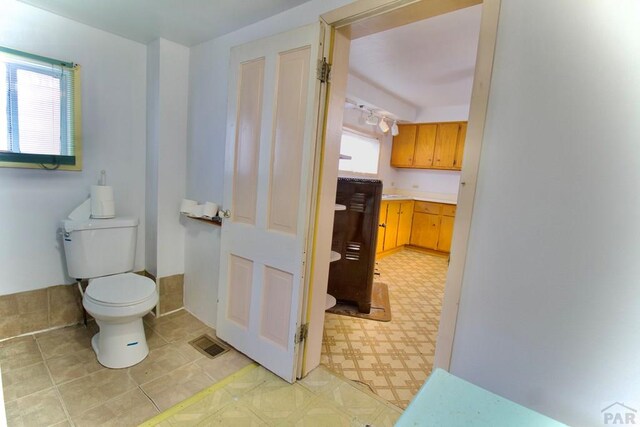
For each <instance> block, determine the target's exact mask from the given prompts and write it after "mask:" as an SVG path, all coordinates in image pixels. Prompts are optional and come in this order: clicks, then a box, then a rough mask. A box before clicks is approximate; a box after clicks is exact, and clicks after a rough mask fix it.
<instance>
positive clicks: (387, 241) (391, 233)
mask: <svg viewBox="0 0 640 427" xmlns="http://www.w3.org/2000/svg"><path fill="white" fill-rule="evenodd" d="M399 223H400V202H389V204H388V205H387V220H386V221H385V224H386V227H385V229H384V246H383V249H384V250H385V251H388V250H391V249H394V248H396V247H397V246H398V244H397V241H398V225H399Z"/></svg>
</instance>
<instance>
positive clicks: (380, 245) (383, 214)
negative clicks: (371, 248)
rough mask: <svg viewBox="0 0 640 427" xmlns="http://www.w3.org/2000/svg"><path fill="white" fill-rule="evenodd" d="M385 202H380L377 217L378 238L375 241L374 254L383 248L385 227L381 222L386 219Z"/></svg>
mask: <svg viewBox="0 0 640 427" xmlns="http://www.w3.org/2000/svg"><path fill="white" fill-rule="evenodd" d="M387 205H388V203H387V202H382V203H380V216H379V217H378V240H377V241H376V254H379V253H380V252H382V251H383V250H384V235H385V227H384V226H383V224H384V223H385V222H386V221H387Z"/></svg>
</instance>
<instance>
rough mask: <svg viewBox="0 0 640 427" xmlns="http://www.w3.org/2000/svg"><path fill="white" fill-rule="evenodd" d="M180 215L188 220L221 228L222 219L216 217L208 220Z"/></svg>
mask: <svg viewBox="0 0 640 427" xmlns="http://www.w3.org/2000/svg"><path fill="white" fill-rule="evenodd" d="M181 215H182V216H185V217H187V218H189V219H195V220H196V221H202V222H206V223H207V224H211V225H217V226H218V227H220V226H222V218H220V217H217V216H214V217H213V218H211V219H209V218H200V217H197V216H191V215H187V214H181Z"/></svg>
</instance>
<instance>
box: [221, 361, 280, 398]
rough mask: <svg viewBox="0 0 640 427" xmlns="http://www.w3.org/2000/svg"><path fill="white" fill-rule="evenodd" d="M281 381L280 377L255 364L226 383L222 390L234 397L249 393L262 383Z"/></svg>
mask: <svg viewBox="0 0 640 427" xmlns="http://www.w3.org/2000/svg"><path fill="white" fill-rule="evenodd" d="M281 381H282V379H281V378H280V377H278V376H276V375H274V374H273V373H271V372H269V371H268V370H266V369H264V368H263V367H262V366H257V367H256V368H254V369H251V370H250V371H249V372H247V373H246V374H245V375H243V376H241V377H240V378H237V379H235V380H234V381H232V382H231V383H230V384H227V385H226V386H225V387H224V390H225V391H227V392H228V393H229V394H230V395H231V396H233V397H234V398H239V397H242V396H247V395H250V394H251V393H252V392H254V391H255V390H256V389H257V388H258V387H259V386H261V385H262V384H265V383H267V382H277V383H279V382H281Z"/></svg>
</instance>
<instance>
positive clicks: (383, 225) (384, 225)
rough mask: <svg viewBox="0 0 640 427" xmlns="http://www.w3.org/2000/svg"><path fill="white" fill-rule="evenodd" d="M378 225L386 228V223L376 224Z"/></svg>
mask: <svg viewBox="0 0 640 427" xmlns="http://www.w3.org/2000/svg"><path fill="white" fill-rule="evenodd" d="M378 227H382V228H387V224H378Z"/></svg>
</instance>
